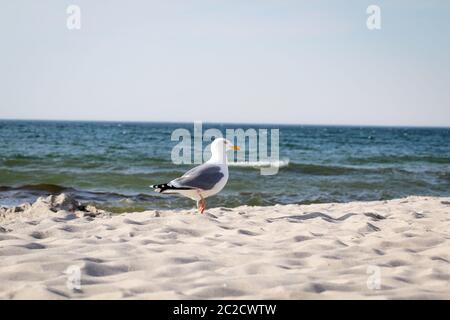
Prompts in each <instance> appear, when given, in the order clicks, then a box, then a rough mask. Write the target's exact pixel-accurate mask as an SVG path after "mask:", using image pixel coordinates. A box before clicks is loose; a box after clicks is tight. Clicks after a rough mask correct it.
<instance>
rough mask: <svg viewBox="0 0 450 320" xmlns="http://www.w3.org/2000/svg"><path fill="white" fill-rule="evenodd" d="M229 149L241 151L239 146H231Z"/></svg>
mask: <svg viewBox="0 0 450 320" xmlns="http://www.w3.org/2000/svg"><path fill="white" fill-rule="evenodd" d="M231 149H233V150H234V151H238V150H241V148H240V147H239V146H232V147H231Z"/></svg>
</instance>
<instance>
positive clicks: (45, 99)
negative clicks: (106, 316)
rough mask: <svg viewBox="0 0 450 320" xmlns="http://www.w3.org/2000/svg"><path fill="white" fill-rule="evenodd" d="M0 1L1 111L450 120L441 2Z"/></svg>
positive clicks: (143, 117)
mask: <svg viewBox="0 0 450 320" xmlns="http://www.w3.org/2000/svg"><path fill="white" fill-rule="evenodd" d="M373 4H374V5H378V6H379V7H380V9H381V29H379V30H369V29H368V28H367V26H366V20H367V18H368V16H369V15H368V14H367V13H366V9H367V7H368V6H369V5H373ZM69 5H77V6H79V8H80V12H81V16H80V17H81V28H80V29H79V30H69V29H68V28H67V18H68V17H69V15H70V14H68V13H67V12H66V10H67V7H68V6H69ZM0 7H1V9H0V39H1V41H0V88H1V89H0V119H50V120H52V119H55V120H107V121H174V122H191V121H205V122H229V123H281V124H331V125H346V124H351V125H388V126H389V125H402V126H450V41H449V39H450V2H449V1H445V0H441V1H438V0H429V1H420V0H418V1H411V0H409V1H408V0H404V1H402V0H391V1H377V0H370V1H365V0H348V1H338V0H335V1H331V0H329V1H322V0H316V1H300V0H296V1H290V0H252V1H249V0H240V1H237V0H216V1H212V0H210V1H206V0H205V1H198V0H190V1H187V0H164V1H162V0H160V1H152V0H150V1H149V0H147V1H144V0H142V1H137V0H130V1H116V0H71V1H63V0H40V1H35V0H27V1H25V0H15V1H3V0H2V1H1V5H0Z"/></svg>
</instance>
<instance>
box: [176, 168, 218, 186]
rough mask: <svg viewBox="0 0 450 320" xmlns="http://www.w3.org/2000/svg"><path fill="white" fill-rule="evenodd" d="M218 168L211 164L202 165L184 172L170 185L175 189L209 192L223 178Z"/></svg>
mask: <svg viewBox="0 0 450 320" xmlns="http://www.w3.org/2000/svg"><path fill="white" fill-rule="evenodd" d="M223 176H224V174H223V173H222V172H221V171H220V167H219V166H217V165H213V164H207V163H205V164H202V165H200V166H198V167H195V168H193V169H191V170H189V171H188V172H186V173H185V174H184V175H183V176H181V177H180V178H177V179H175V180H172V181H171V182H170V183H171V184H172V185H174V186H176V187H188V188H198V189H203V190H211V189H212V188H214V186H215V185H216V184H217V183H218V182H219V181H220V180H221V179H222V178H223Z"/></svg>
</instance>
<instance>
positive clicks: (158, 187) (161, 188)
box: [150, 183, 174, 193]
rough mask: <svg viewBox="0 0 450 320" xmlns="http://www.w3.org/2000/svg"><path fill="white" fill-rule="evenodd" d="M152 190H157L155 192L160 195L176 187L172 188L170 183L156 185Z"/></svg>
mask: <svg viewBox="0 0 450 320" xmlns="http://www.w3.org/2000/svg"><path fill="white" fill-rule="evenodd" d="M150 188H153V189H155V190H154V191H155V192H159V193H163V192H164V191H166V190H169V189H174V187H172V186H171V185H169V184H168V183H163V184H154V185H151V186H150Z"/></svg>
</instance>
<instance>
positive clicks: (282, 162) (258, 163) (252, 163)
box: [228, 159, 289, 168]
mask: <svg viewBox="0 0 450 320" xmlns="http://www.w3.org/2000/svg"><path fill="white" fill-rule="evenodd" d="M288 165H289V159H282V160H274V161H229V162H228V166H230V167H241V168H245V167H250V168H263V167H276V168H283V167H287V166H288Z"/></svg>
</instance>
